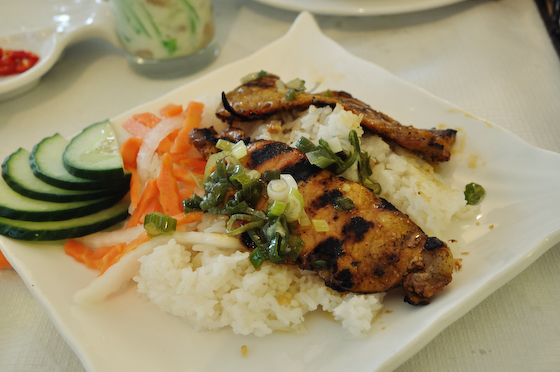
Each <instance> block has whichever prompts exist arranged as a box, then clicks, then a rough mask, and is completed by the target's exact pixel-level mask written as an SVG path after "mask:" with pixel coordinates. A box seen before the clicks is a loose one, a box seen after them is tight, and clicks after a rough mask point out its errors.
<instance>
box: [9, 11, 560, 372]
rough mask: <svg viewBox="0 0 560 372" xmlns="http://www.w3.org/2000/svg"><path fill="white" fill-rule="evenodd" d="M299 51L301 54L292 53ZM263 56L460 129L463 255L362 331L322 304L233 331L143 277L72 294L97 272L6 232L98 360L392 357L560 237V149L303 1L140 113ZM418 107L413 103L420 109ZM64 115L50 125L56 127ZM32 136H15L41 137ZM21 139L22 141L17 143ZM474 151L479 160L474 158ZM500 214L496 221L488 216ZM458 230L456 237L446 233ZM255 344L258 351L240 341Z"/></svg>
mask: <svg viewBox="0 0 560 372" xmlns="http://www.w3.org/2000/svg"><path fill="white" fill-rule="evenodd" d="M286 53H289V54H290V55H291V56H292V57H291V58H292V60H293V61H292V62H293V63H291V64H285V63H283V61H284V59H283V58H282V56H284V55H285V54H286ZM261 69H264V70H267V71H270V72H274V73H276V74H278V75H280V76H281V77H282V78H283V79H285V80H290V79H292V78H295V77H300V78H303V79H305V80H306V81H309V82H311V81H321V82H322V86H323V87H325V88H330V89H344V90H346V91H348V92H351V93H352V94H353V95H354V96H356V97H357V98H359V99H362V100H364V101H366V102H367V103H369V104H370V105H372V106H373V107H374V108H376V109H379V110H381V111H383V112H385V113H387V114H388V115H390V116H392V117H394V118H395V119H397V120H399V121H401V122H402V123H403V124H414V125H415V126H418V127H425V128H429V127H433V126H434V125H437V124H439V123H445V124H446V125H447V126H449V127H452V128H456V129H459V130H460V133H461V136H460V141H459V144H458V145H459V149H458V150H457V153H455V154H454V155H453V159H452V160H451V162H450V163H449V164H447V165H445V166H444V167H443V168H444V171H445V172H446V173H447V174H449V175H453V177H454V179H455V182H456V183H457V184H458V185H464V184H465V183H467V182H472V181H474V182H478V183H480V184H482V185H483V186H484V187H485V188H486V190H487V197H486V199H485V200H484V203H483V205H482V207H481V213H480V215H479V216H478V217H477V222H478V225H477V224H475V223H473V221H469V222H465V223H456V224H455V225H454V226H453V228H452V229H450V231H449V232H448V233H447V235H450V237H452V238H453V239H456V240H458V241H459V244H460V249H461V251H468V252H470V254H469V255H468V256H464V257H462V258H463V269H462V270H461V271H460V272H458V273H456V274H455V275H454V280H453V282H452V283H451V284H450V285H449V286H448V288H446V289H445V290H444V291H443V292H442V293H441V294H439V295H437V296H436V298H435V299H434V301H433V302H432V303H431V304H430V305H428V306H425V307H413V306H410V305H407V304H405V303H404V302H403V301H402V297H401V295H400V294H398V293H393V294H389V295H388V296H387V298H386V300H385V306H386V308H387V309H389V310H391V311H392V312H391V313H390V314H389V313H388V314H385V313H384V314H383V315H382V317H381V319H379V320H377V321H376V322H374V323H373V325H372V329H371V331H369V332H368V333H367V334H366V335H365V336H364V337H361V338H359V339H356V338H353V337H351V336H350V335H349V334H348V333H347V332H346V331H344V330H343V329H342V328H341V327H340V326H339V325H338V324H337V323H335V322H333V321H331V320H329V319H327V318H325V317H322V316H320V315H313V316H310V317H309V318H308V320H307V327H308V330H309V332H308V334H307V335H303V336H298V335H293V334H273V335H270V336H267V337H264V338H257V337H252V336H236V335H234V334H233V333H232V332H231V330H228V329H224V330H221V331H218V332H213V331H212V332H196V331H194V330H192V329H191V328H190V327H189V326H187V325H186V324H185V323H183V322H182V321H181V320H180V319H177V318H175V317H172V316H170V315H166V314H164V313H161V312H160V311H159V310H158V309H157V308H156V307H155V306H154V305H152V304H150V303H148V302H145V301H143V300H142V299H141V298H140V297H138V296H137V295H136V292H135V287H134V285H132V284H131V285H129V286H128V287H127V288H125V289H124V290H123V291H122V292H121V293H119V294H118V295H116V296H113V297H112V298H111V299H109V300H108V301H106V302H104V303H101V304H98V305H95V306H89V307H82V306H78V305H76V304H74V303H73V301H72V297H73V295H74V293H75V292H76V291H77V290H78V289H80V288H82V287H84V286H85V285H86V284H87V283H88V282H89V281H90V280H91V279H93V278H94V277H95V276H96V274H97V273H96V272H94V271H92V270H88V269H86V268H84V267H83V266H81V265H80V264H78V263H76V262H75V261H74V260H73V259H72V258H70V257H68V256H65V254H64V252H63V251H62V249H61V244H60V243H43V244H35V243H25V242H18V241H13V240H10V239H7V238H4V237H0V242H1V244H2V250H3V252H4V254H5V255H6V256H7V257H8V259H9V260H10V262H11V263H12V264H13V266H14V267H15V269H16V270H17V271H18V273H19V274H20V275H21V277H22V278H23V280H24V281H25V283H26V284H27V286H28V287H29V289H30V290H31V292H32V293H33V294H34V295H35V297H36V298H37V299H38V300H39V301H40V302H41V304H42V305H43V306H44V307H45V309H46V310H47V312H48V314H49V316H50V317H51V319H52V320H53V322H54V324H55V325H56V327H57V328H58V330H59V331H60V332H61V334H62V335H63V337H64V338H65V339H66V341H67V342H68V343H69V344H70V345H71V347H72V348H73V350H74V351H75V352H76V353H77V354H78V356H79V358H80V360H81V361H82V363H83V364H84V366H85V368H86V369H87V370H88V371H90V372H111V371H137V372H143V371H155V370H158V371H168V372H173V371H193V372H194V371H196V372H204V371H220V370H224V371H226V370H227V371H232V372H235V371H243V372H251V371H262V370H263V366H266V369H268V370H270V371H286V370H289V371H306V372H308V371H322V372H328V371H340V370H347V368H348V365H351V366H352V370H353V371H356V372H361V371H363V372H365V371H368V372H371V371H391V370H393V369H394V368H396V367H398V366H399V365H400V364H401V363H403V362H404V361H406V359H408V358H409V357H411V356H412V355H413V354H415V353H416V352H417V351H419V350H420V349H421V348H422V347H423V346H424V345H426V344H427V343H428V342H429V341H430V340H431V339H433V338H434V337H435V336H436V335H437V334H438V333H439V332H441V331H442V330H443V329H445V328H446V327H447V326H449V325H450V324H451V323H452V322H454V321H455V320H457V319H458V318H459V317H461V316H462V315H464V314H465V313H466V312H468V311H469V310H470V309H472V308H473V307H474V306H475V305H477V304H478V303H479V302H480V301H482V300H483V299H484V298H486V297H487V296H488V295H490V294H491V293H492V292H493V291H495V290H496V289H498V288H499V287H500V286H502V285H503V284H505V283H506V282H507V281H508V280H510V279H511V278H513V277H514V276H515V275H517V274H518V273H519V272H521V271H522V270H523V269H524V268H526V267H527V266H528V265H530V264H531V263H532V262H533V261H534V260H536V259H537V258H538V257H539V256H540V255H541V254H543V253H544V252H545V251H546V250H547V249H548V248H550V247H551V246H553V245H554V244H556V243H557V242H559V241H560V214H558V213H557V210H556V209H557V208H555V206H558V205H560V193H558V191H557V190H558V188H559V186H560V155H558V154H555V153H551V152H547V151H544V150H540V149H538V148H535V147H533V146H531V145H529V144H527V143H525V142H524V141H522V140H521V139H519V138H518V137H516V136H514V135H513V134H511V133H510V132H508V131H506V130H505V129H503V128H501V127H499V126H497V125H494V124H491V123H488V122H486V121H484V120H480V119H477V118H475V117H473V116H472V115H469V114H467V113H465V112H464V111H462V110H461V109H460V108H458V107H456V106H454V105H452V104H450V103H448V102H445V101H443V100H440V99H438V98H437V97H434V96H432V95H431V94H429V93H427V92H425V91H424V90H422V89H420V88H417V87H415V86H413V85H411V84H409V83H407V82H405V81H403V80H400V79H398V78H396V77H394V76H393V75H391V74H390V73H388V72H387V71H385V70H383V69H382V68H380V67H378V66H376V65H373V64H371V63H369V62H366V61H363V60H360V59H358V58H356V57H354V56H352V55H350V54H349V53H348V52H346V51H345V50H344V49H343V48H341V47H340V46H339V45H337V44H336V43H335V42H333V41H332V40H330V39H328V38H326V37H325V36H324V35H323V34H322V33H321V32H320V29H319V28H318V26H317V24H316V23H315V21H314V19H313V17H312V16H311V15H310V14H309V13H307V12H304V13H301V14H300V15H299V17H298V18H297V20H296V21H295V23H294V25H293V26H292V28H291V29H290V31H289V32H288V33H287V34H286V35H285V36H284V37H282V38H281V39H279V40H278V41H276V42H274V43H272V44H271V45H269V46H267V47H265V48H263V49H262V50H260V51H259V52H257V53H255V54H253V55H251V56H249V57H247V58H245V59H243V60H241V61H238V62H236V63H233V64H231V65H228V66H226V67H223V68H221V69H219V70H216V71H214V72H212V73H210V74H209V75H207V76H205V77H202V78H201V79H199V80H197V81H194V82H192V83H190V84H188V85H186V86H184V87H181V88H179V89H177V90H175V91H173V92H171V93H169V94H168V95H166V96H164V97H161V98H160V99H157V100H155V101H153V102H150V103H147V104H145V105H142V106H141V107H138V108H136V109H134V110H131V111H130V112H127V113H124V114H122V115H120V116H118V117H116V118H114V119H113V122H114V123H115V124H117V125H118V124H120V123H122V122H123V121H124V120H125V119H126V118H127V117H128V116H129V115H130V114H131V113H133V112H140V111H153V112H156V111H157V109H158V108H160V107H162V106H163V105H164V104H167V103H169V102H174V103H181V102H184V103H186V102H188V101H190V100H192V99H196V98H198V97H199V96H201V95H203V94H205V93H210V94H219V93H221V92H222V90H225V91H228V90H230V89H232V88H234V87H235V86H237V85H238V84H239V79H240V77H242V76H245V75H246V74H247V73H249V72H253V71H259V70H261ZM411 107H414V108H415V110H410V108H411ZM54 130H55V129H53V131H54ZM32 145H33V144H31V143H27V144H25V143H22V144H17V146H22V147H30V146H32ZM15 149H16V148H14V150H15ZM472 157H476V158H477V159H478V164H479V165H478V166H477V167H476V168H474V169H473V168H471V167H469V159H472ZM490 227H493V228H490ZM445 238H449V237H445ZM242 345H246V346H247V347H248V349H249V356H248V357H246V358H243V357H242V355H241V351H240V348H241V346H242Z"/></svg>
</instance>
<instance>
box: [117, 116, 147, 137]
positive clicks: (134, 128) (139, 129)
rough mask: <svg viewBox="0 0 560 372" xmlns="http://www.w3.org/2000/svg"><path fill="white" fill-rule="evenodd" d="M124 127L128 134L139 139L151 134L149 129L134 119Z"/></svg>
mask: <svg viewBox="0 0 560 372" xmlns="http://www.w3.org/2000/svg"><path fill="white" fill-rule="evenodd" d="M122 126H123V128H124V129H125V130H126V131H127V132H128V133H130V134H132V135H133V136H134V137H138V138H144V137H145V136H146V135H147V134H148V133H149V132H150V128H149V127H147V126H145V125H144V124H142V123H141V122H139V121H138V120H136V119H134V118H130V119H128V120H127V121H125V122H124V123H123V125H122Z"/></svg>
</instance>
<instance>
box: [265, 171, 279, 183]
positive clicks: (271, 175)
mask: <svg viewBox="0 0 560 372" xmlns="http://www.w3.org/2000/svg"><path fill="white" fill-rule="evenodd" d="M279 179H280V170H278V169H273V170H266V171H264V173H263V174H262V175H261V181H265V182H270V181H274V180H279Z"/></svg>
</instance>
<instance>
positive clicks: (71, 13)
mask: <svg viewBox="0 0 560 372" xmlns="http://www.w3.org/2000/svg"><path fill="white" fill-rule="evenodd" d="M78 5H79V4H78ZM58 6H59V5H58ZM38 16H39V15H38ZM44 16H45V17H48V16H50V17H51V20H52V21H51V22H48V23H47V26H46V27H43V28H40V29H28V28H26V29H24V30H23V31H21V32H18V33H13V34H10V35H4V36H0V47H1V48H3V49H11V50H25V51H27V52H33V53H35V54H37V55H38V56H39V61H38V62H37V64H36V65H35V66H33V67H32V68H30V69H29V70H27V71H25V72H23V73H21V74H16V75H10V76H5V77H0V101H2V100H6V99H9V98H13V97H15V96H18V95H20V94H23V93H25V92H27V91H29V90H31V89H32V88H34V87H35V86H37V84H38V83H39V81H40V79H41V77H43V75H44V74H46V73H47V72H48V71H49V70H50V69H51V68H52V66H53V65H54V64H55V63H56V61H58V59H59V58H60V56H61V54H62V52H63V51H64V49H65V48H66V47H68V46H70V45H72V44H74V43H77V42H79V41H82V40H85V39H89V38H102V39H105V40H107V41H109V42H110V43H112V44H114V45H119V41H118V38H117V35H116V29H115V23H114V19H113V15H112V12H111V8H110V5H109V3H108V2H106V1H103V0H96V1H95V2H93V3H91V4H89V5H84V4H82V5H81V7H79V8H77V7H69V9H66V10H63V11H62V12H57V11H53V12H52V14H45V15H44ZM49 23H50V24H49Z"/></svg>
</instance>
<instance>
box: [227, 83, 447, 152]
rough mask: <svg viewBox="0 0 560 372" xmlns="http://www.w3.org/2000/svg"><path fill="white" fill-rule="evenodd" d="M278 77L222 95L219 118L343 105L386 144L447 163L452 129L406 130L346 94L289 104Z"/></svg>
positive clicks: (231, 119)
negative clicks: (385, 141)
mask: <svg viewBox="0 0 560 372" xmlns="http://www.w3.org/2000/svg"><path fill="white" fill-rule="evenodd" d="M278 79H279V78H278V76H275V75H267V76H265V77H262V78H258V79H255V80H251V81H249V82H247V83H245V84H243V85H241V86H239V87H237V88H236V89H234V90H233V91H231V92H229V93H227V94H223V95H222V101H223V104H222V107H221V108H220V109H218V111H217V113H216V115H217V116H218V117H219V118H220V119H222V120H224V121H227V122H229V123H230V124H232V123H233V122H235V121H252V120H259V119H266V118H268V117H270V116H271V115H273V114H275V113H278V112H280V111H287V110H291V109H301V110H304V109H307V108H308V107H309V106H311V105H314V106H317V107H324V106H330V107H333V108H334V107H335V106H336V104H337V103H339V104H342V106H343V107H344V109H345V110H348V111H352V112H354V113H355V114H357V115H360V114H363V115H364V116H363V120H362V126H363V127H365V128H367V129H369V130H371V131H372V132H373V133H375V134H378V135H379V136H381V137H383V138H384V139H386V140H390V141H394V142H395V143H397V144H399V145H400V146H402V147H404V148H406V149H408V150H410V151H413V152H415V153H417V154H419V155H421V156H423V157H424V158H425V159H427V160H429V161H434V162H444V161H448V160H449V158H450V156H451V146H452V145H453V143H454V142H455V137H456V134H457V131H455V130H453V129H444V130H438V129H431V130H426V129H417V128H414V127H412V126H404V125H402V124H400V123H399V122H397V121H396V120H394V119H392V118H390V117H389V116H387V115H385V114H383V113H381V112H379V111H376V110H374V109H372V108H371V107H370V106H368V105H367V104H365V103H364V102H362V101H360V100H357V99H355V98H353V97H352V96H351V95H350V94H348V93H346V92H341V91H339V92H337V91H328V92H323V93H317V94H308V93H299V94H298V95H297V96H296V97H295V98H294V99H292V100H286V94H285V93H282V92H280V91H279V90H278V87H277V85H276V82H277V80H278Z"/></svg>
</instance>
